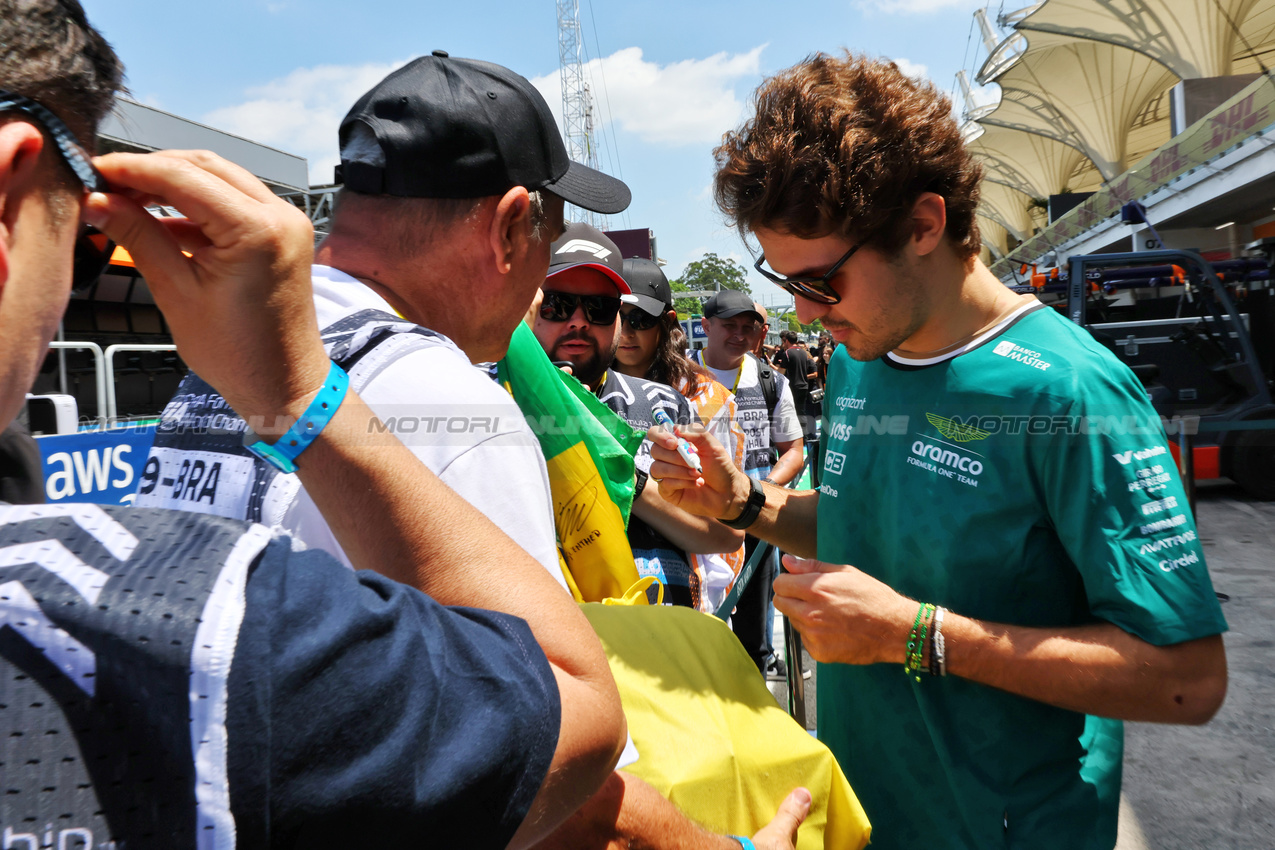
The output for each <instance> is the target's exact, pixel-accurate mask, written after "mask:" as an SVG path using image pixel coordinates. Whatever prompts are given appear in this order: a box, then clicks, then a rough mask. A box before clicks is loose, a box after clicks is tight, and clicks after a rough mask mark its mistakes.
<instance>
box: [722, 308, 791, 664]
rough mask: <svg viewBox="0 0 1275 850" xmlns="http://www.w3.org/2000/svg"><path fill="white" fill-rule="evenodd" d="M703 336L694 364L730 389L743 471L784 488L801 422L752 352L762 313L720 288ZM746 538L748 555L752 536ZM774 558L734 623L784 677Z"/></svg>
mask: <svg viewBox="0 0 1275 850" xmlns="http://www.w3.org/2000/svg"><path fill="white" fill-rule="evenodd" d="M702 322H703V326H704V333H705V334H707V336H708V341H707V343H706V344H705V346H704V348H703V350H702V351H700V352H698V354H699V362H700V363H701V365H703V366H704V367H705V368H707V369H708V370H709V371H710V372H712V374H713V377H715V378H716V379H717V380H718V381H720V382H721V383H723V384H725V385H726V386H727V387H728V388H730V390H731V391H732V392H733V393H735V401H736V403H737V404H738V405H739V415H740V418H741V419H742V420H743V421H742V423H741V424H742V425H743V428H744V434H745V436H746V438H747V448H746V451H745V460H744V471H745V472H747V473H748V475H749V477H750V478H755V479H757V480H760V481H768V482H771V483H774V484H780V485H784V484H787V483H788V482H789V481H791V480H792V479H794V478H796V477H797V475H798V474H800V472H801V464H802V446H801V443H802V429H801V421H800V419H798V418H797V411H796V408H795V406H794V405H793V399H792V392H791V390H790V389H789V387H788V381H787V379H786V378H785V377H784V376H783V375H780V374H778V373H776V372H775V371H774V369H773V367H771V366H767V365H765V364H762V363H761V362H760V361H758V359H757V358H756V356H754V355H753V354H752V353H751V352H752V350H753V349H754V347H755V346H756V345H757V344H758V342H759V341H760V340H761V338H762V337H763V335H764V334H765V332H766V331H765V325H766V321H765V317H763V316H762V315H761V314H760V313H759V312H758V310H757V306H756V304H754V303H753V299H752V298H751V297H750V296H749V295H748V294H747V293H744V292H739V291H737V290H734V289H723V290H722V291H721V292H719V293H717V294H716V295H714V296H713V297H712V298H710V299H708V301H706V302H705V303H704V318H703V320H702ZM745 540H746V545H747V548H748V555H749V557H752V553H753V550H754V549H755V548H756V546H757V538H755V537H753V536H751V535H749V536H748V537H747V538H745ZM774 572H775V565H774V560H773V559H767V560H766V561H765V562H763V563H762V564H761V565H760V566H759V567H758V568H757V571H756V572H755V573H753V577H752V580H751V581H749V583H748V585H747V586H746V587H745V588H744V591H743V593H741V594H740V597H739V604H738V606H737V607H736V609H735V614H734V616H733V617H732V618H731V625H732V627H733V628H734V630H735V634H736V635H737V636H738V637H739V640H740V643H742V644H743V645H744V649H746V650H748V653H749V655H751V656H752V657H753V661H754V662H756V664H757V667H758V669H760V670H762V671H763V672H764V673H766V674H767V675H769V676H773V677H775V678H779V679H782V678H783V677H784V674H785V673H786V671H785V670H784V668H783V661H781V660H780V659H778V658H775V657H774V652H773V650H772V648H771V624H770V618H769V616H768V612H769V608H770V596H771V592H772V591H771V584H772V583H773V581H774Z"/></svg>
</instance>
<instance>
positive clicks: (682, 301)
mask: <svg viewBox="0 0 1275 850" xmlns="http://www.w3.org/2000/svg"><path fill="white" fill-rule="evenodd" d="M669 288H670V289H672V290H673V309H674V310H676V311H677V317H678V318H679V319H689V318H690V317H691V316H692V315H694V314H696V313H702V312H704V311H703V304H704V302H703V301H700V300H699V299H698V298H678V297H677V293H679V292H690V291H691V288H690V287H689V286H687V285H686V284H684V283H682V282H681V281H680V280H670V281H669Z"/></svg>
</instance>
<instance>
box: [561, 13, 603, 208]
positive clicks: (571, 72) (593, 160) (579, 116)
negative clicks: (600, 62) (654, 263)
mask: <svg viewBox="0 0 1275 850" xmlns="http://www.w3.org/2000/svg"><path fill="white" fill-rule="evenodd" d="M557 5H558V65H559V67H560V69H561V72H562V140H563V141H564V142H565V143H566V145H567V155H568V156H570V157H571V159H572V160H573V161H575V162H579V163H583V164H584V165H587V166H589V167H590V168H597V167H598V152H597V150H596V148H595V147H594V144H593V102H592V100H591V98H590V97H589V84H588V83H586V82H585V79H584V62H583V53H584V40H583V39H582V38H581V36H580V0H557ZM566 217H567V219H568V220H570V221H583V222H586V223H588V224H591V225H593V226H594V227H597V228H599V229H603V228H604V227H605V224H606V222H605V220H604V217H603V216H599V215H598V214H597V213H594V212H591V211H589V210H585V209H581V208H580V207H576V206H570V207H569V209H568V212H567V214H566Z"/></svg>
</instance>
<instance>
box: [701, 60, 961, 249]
mask: <svg viewBox="0 0 1275 850" xmlns="http://www.w3.org/2000/svg"><path fill="white" fill-rule="evenodd" d="M754 102H755V105H756V114H755V115H754V116H753V117H752V119H750V120H749V121H748V122H747V123H745V124H744V126H743V127H741V128H740V129H739V130H737V131H733V132H730V133H727V134H726V135H725V136H724V137H723V138H722V144H721V145H720V146H719V147H718V148H717V149H716V150H715V151H714V152H713V155H714V158H715V159H716V162H717V173H716V175H715V177H714V187H713V188H714V194H715V198H716V201H717V205H718V206H719V207H720V208H721V209H722V211H723V212H725V213H726V215H727V216H728V217H729V218H730V219H731V220H732V221H733V222H734V224H735V226H736V227H738V228H739V229H740V231H741V233H747V232H748V231H752V230H755V229H756V228H757V227H759V226H763V227H766V228H769V229H772V230H778V231H780V232H783V233H790V234H793V235H795V236H799V237H802V238H818V237H821V236H828V235H831V234H834V233H835V234H839V235H842V236H844V237H846V238H847V239H848V240H852V241H857V240H859V239H866V238H870V239H871V240H872V243H873V245H874V247H875V248H877V249H878V250H880V251H882V252H883V253H886V254H888V255H891V256H892V255H894V254H896V253H897V252H898V251H899V250H900V249H901V248H902V247H903V245H904V244H906V242H907V240H908V237H909V235H910V232H911V211H912V207H913V205H914V204H915V203H916V200H917V198H919V197H920V195H921V194H922V193H924V192H934V193H936V194H938V195H940V196H941V197H942V198H943V200H944V202H945V203H946V206H947V235H948V237H949V238H950V239H951V242H952V244H953V245H954V246H955V248H956V250H957V252H958V253H959V254H960V255H961V256H962V257H963V258H965V259H968V258H970V257H972V256H974V255H975V254H977V253H978V250H979V234H978V224H977V222H976V220H975V217H974V214H975V210H976V209H977V207H978V197H979V180H980V179H981V177H982V168H981V167H980V166H979V164H978V163H977V162H975V161H974V160H973V158H971V157H970V155H969V153H968V152H967V151H966V150H965V144H964V142H963V141H962V140H961V132H960V128H959V127H958V126H957V123H956V119H955V117H954V116H953V114H952V103H951V101H950V100H949V99H948V98H947V97H946V96H944V95H943V94H942V93H940V92H939V91H938V90H937V89H936V88H935V87H934V86H933V85H932V84H931V83H929V82H918V81H917V80H914V79H912V78H911V77H908V76H907V75H905V74H904V73H903V72H902V71H900V70H899V68H898V66H897V65H895V64H894V63H893V62H885V61H879V60H874V59H867V58H864V57H859V56H852V55H851V54H850V53H848V52H847V53H845V54H844V55H842V56H829V55H827V54H824V53H817V54H815V55H813V56H811V57H809V58H807V59H806V60H805V61H803V62H802V63H801V64H799V65H796V66H794V67H792V68H789V69H788V70H786V71H782V72H780V73H779V74H776V75H775V76H774V77H771V78H770V79H769V80H767V81H765V82H764V83H762V85H761V86H760V87H759V88H758V89H757V92H756V94H755V95H754Z"/></svg>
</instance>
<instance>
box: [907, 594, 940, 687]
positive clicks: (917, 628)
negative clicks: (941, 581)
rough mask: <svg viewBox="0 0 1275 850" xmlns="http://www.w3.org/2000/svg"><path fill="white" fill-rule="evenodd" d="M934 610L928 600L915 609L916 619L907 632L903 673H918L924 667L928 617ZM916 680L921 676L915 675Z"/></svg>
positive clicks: (928, 630) (908, 674) (928, 624)
mask: <svg viewBox="0 0 1275 850" xmlns="http://www.w3.org/2000/svg"><path fill="white" fill-rule="evenodd" d="M934 611H935V608H934V606H933V605H931V604H930V603H928V602H925V603H922V604H921V605H920V607H918V608H917V609H916V619H914V620H913V621H912V631H911V632H909V634H908V646H907V656H906V658H905V660H904V662H903V673H904V675H907V676H911V675H914V674H919V673H920V672H922V671H923V670H924V669H925V666H924V664H925V642H926V640H927V639H928V637H929V632H930V618H932V617H933V616H934ZM916 680H917V681H918V682H919V681H921V677H920V676H919V675H917V676H916Z"/></svg>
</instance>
